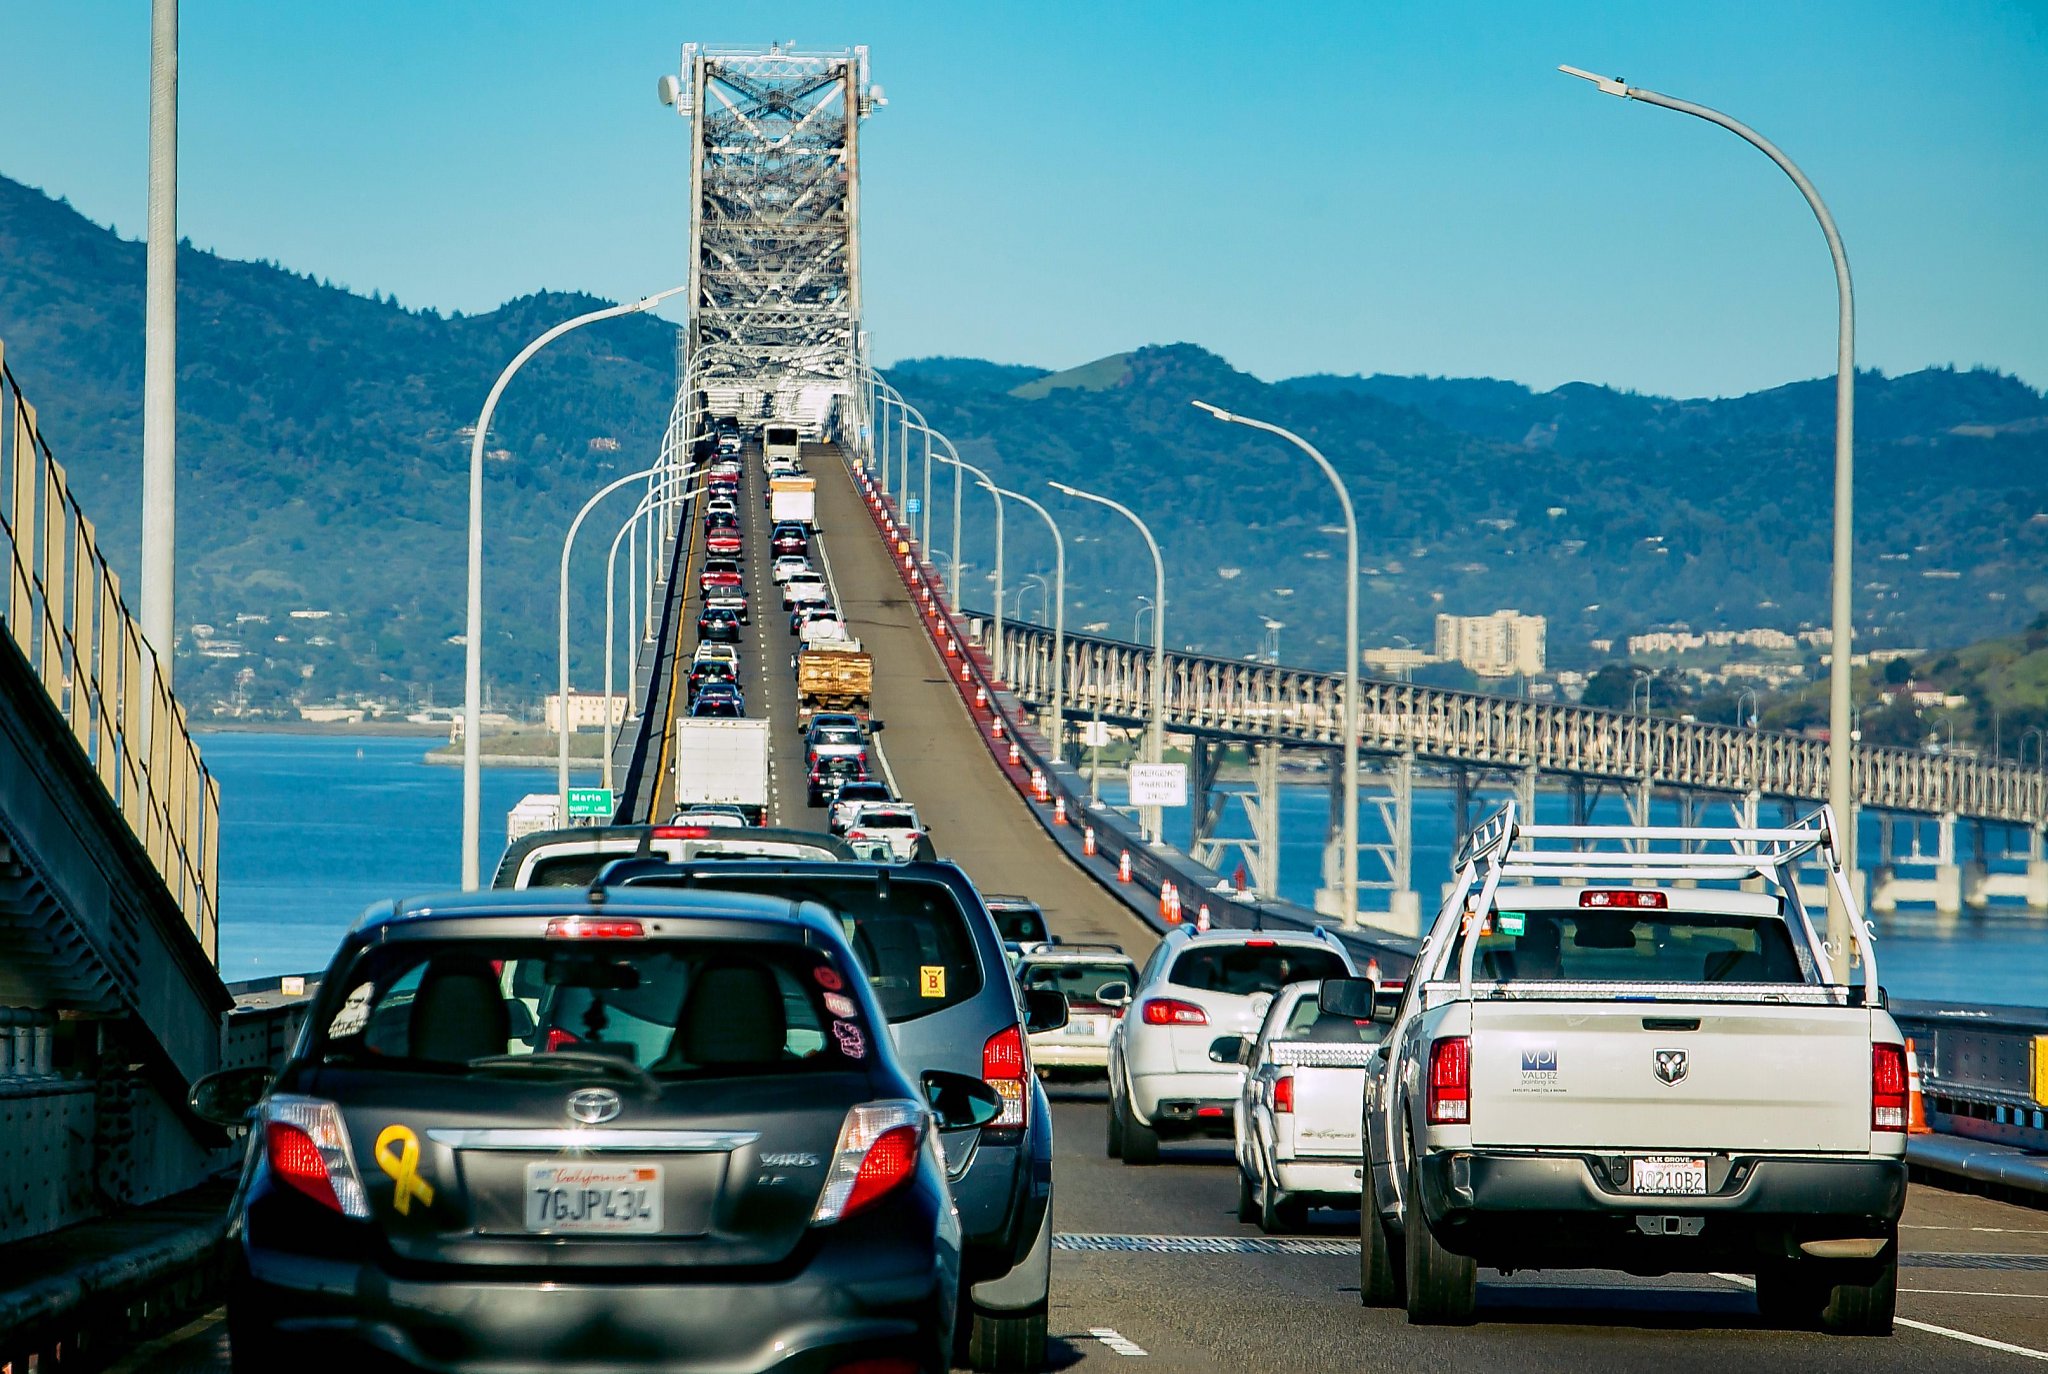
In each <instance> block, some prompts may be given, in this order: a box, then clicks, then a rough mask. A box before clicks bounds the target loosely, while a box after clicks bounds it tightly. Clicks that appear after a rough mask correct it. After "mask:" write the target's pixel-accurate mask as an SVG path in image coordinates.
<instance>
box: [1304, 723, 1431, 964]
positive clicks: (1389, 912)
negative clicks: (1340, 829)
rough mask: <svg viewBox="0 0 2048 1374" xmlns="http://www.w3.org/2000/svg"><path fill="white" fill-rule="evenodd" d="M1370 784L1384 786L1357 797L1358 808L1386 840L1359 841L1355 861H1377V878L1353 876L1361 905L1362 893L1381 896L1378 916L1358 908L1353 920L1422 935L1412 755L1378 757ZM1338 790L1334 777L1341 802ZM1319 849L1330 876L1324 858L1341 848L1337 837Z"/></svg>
mask: <svg viewBox="0 0 2048 1374" xmlns="http://www.w3.org/2000/svg"><path fill="white" fill-rule="evenodd" d="M1371 777H1372V784H1369V785H1380V784H1383V785H1384V790H1375V791H1372V792H1369V793H1368V794H1367V795H1365V796H1363V797H1361V798H1359V804H1360V808H1361V809H1365V808H1370V809H1371V810H1372V811H1373V812H1374V813H1375V814H1377V815H1378V817H1379V822H1380V833H1381V834H1382V835H1384V836H1385V837H1386V838H1385V839H1383V840H1381V841H1379V842H1377V843H1375V842H1371V841H1361V842H1360V844H1359V846H1358V849H1359V856H1360V858H1361V860H1362V859H1363V858H1364V857H1365V856H1367V855H1370V856H1372V857H1373V858H1374V859H1375V860H1377V862H1378V866H1379V869H1380V873H1381V874H1383V875H1384V876H1377V875H1375V874H1373V873H1372V872H1370V871H1369V870H1368V871H1361V872H1360V873H1359V876H1358V890H1359V893H1360V897H1359V901H1360V905H1361V908H1362V907H1363V905H1364V903H1365V896H1364V894H1366V893H1368V892H1374V891H1382V892H1385V893H1386V894H1387V906H1386V910H1385V911H1384V912H1377V911H1365V910H1363V909H1361V910H1360V911H1359V913H1358V919H1359V921H1360V922H1361V923H1362V924H1365V925H1370V926H1373V927H1376V928H1378V929H1380V930H1386V931H1391V932H1393V933H1394V934H1397V935H1420V934H1421V933H1422V929H1421V926H1422V898H1421V896H1420V895H1419V894H1418V893H1417V892H1416V891H1415V752H1414V751H1413V750H1403V751H1402V752H1400V753H1398V754H1391V755H1383V756H1381V757H1380V758H1379V759H1378V760H1377V762H1376V763H1375V764H1374V765H1373V768H1372V773H1371ZM1343 789H1344V783H1343V777H1342V774H1341V772H1340V773H1339V775H1338V780H1337V785H1336V793H1335V795H1336V796H1337V797H1338V798H1339V799H1340V800H1341V797H1342V794H1343ZM1332 826H1333V833H1332V834H1331V837H1330V842H1329V844H1328V845H1327V846H1326V848H1325V854H1326V855H1327V856H1330V857H1329V858H1326V860H1325V865H1324V871H1325V872H1326V873H1330V872H1331V871H1332V870H1331V863H1330V859H1331V858H1334V857H1335V856H1336V855H1337V854H1338V853H1339V852H1340V847H1341V845H1342V844H1343V837H1342V835H1341V834H1340V833H1337V832H1336V831H1335V822H1334V821H1333V822H1332Z"/></svg>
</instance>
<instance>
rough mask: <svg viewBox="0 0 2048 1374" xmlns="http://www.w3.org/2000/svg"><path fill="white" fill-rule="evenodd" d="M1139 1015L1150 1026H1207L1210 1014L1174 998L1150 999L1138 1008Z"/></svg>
mask: <svg viewBox="0 0 2048 1374" xmlns="http://www.w3.org/2000/svg"><path fill="white" fill-rule="evenodd" d="M1138 1015H1139V1016H1140V1017H1142V1018H1143V1019H1144V1022H1145V1024H1146V1025H1148V1026H1206V1025H1208V1024H1209V1013H1208V1012H1206V1011H1203V1010H1202V1009H1201V1008H1200V1007H1198V1006H1196V1005H1195V1004H1194V1003H1193V1002H1183V1001H1180V1000H1179V999H1178V998H1174V997H1153V998H1148V999H1147V1000H1146V1002H1145V1004H1144V1005H1143V1006H1141V1007H1139V1008H1138Z"/></svg>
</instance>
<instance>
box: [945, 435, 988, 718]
mask: <svg viewBox="0 0 2048 1374" xmlns="http://www.w3.org/2000/svg"><path fill="white" fill-rule="evenodd" d="M941 437H942V438H943V436H941ZM946 447H947V448H948V449H951V448H952V447H953V446H952V445H951V444H947V445H946ZM939 461H940V462H942V463H951V464H952V465H953V466H954V468H955V469H956V471H955V472H954V474H953V476H954V478H955V481H954V484H953V495H954V501H955V513H954V516H953V519H954V521H955V524H954V526H953V577H954V582H953V598H954V600H953V611H954V613H955V614H958V613H959V610H960V600H959V598H960V583H959V576H960V526H959V524H958V521H959V518H960V517H959V514H958V501H959V494H960V482H959V481H958V478H959V476H960V473H962V472H971V473H973V474H974V475H975V477H976V478H977V479H978V480H977V481H976V483H975V485H976V486H982V487H987V488H988V489H989V491H990V492H994V491H995V489H996V484H995V483H994V482H993V481H991V480H989V475H988V474H987V473H985V472H983V471H982V470H981V469H980V468H978V467H976V466H974V464H972V463H970V462H968V461H966V460H965V459H964V458H962V457H961V456H960V455H959V454H957V453H956V454H954V455H953V456H952V457H950V458H948V457H943V456H941V457H940V458H939ZM990 499H991V500H993V501H994V502H995V503H996V623H995V647H994V650H993V651H992V652H991V653H990V654H989V666H990V667H992V668H993V669H994V670H995V675H996V677H997V678H998V679H1000V678H1001V677H1002V675H1003V498H1002V497H1000V496H991V497H990Z"/></svg>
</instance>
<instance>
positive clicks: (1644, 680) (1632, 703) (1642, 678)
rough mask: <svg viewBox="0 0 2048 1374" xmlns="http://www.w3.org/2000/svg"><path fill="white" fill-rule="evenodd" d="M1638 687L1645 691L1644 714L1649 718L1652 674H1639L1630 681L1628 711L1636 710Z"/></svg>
mask: <svg viewBox="0 0 2048 1374" xmlns="http://www.w3.org/2000/svg"><path fill="white" fill-rule="evenodd" d="M1638 687H1640V688H1642V689H1643V714H1644V715H1646V716H1647V715H1649V714H1650V674H1649V673H1648V672H1638V673H1636V675H1635V676H1633V677H1631V678H1630V679H1629V684H1628V709H1629V710H1630V711H1634V710H1635V709H1636V688H1638Z"/></svg>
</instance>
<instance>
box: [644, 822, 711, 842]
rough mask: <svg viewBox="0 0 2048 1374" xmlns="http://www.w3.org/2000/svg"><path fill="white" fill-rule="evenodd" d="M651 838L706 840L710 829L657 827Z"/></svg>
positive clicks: (704, 826)
mask: <svg viewBox="0 0 2048 1374" xmlns="http://www.w3.org/2000/svg"><path fill="white" fill-rule="evenodd" d="M653 838H655V839H657V840H708V839H710V838H711V827H710V826H708V825H657V826H655V827H654V835H653Z"/></svg>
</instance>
